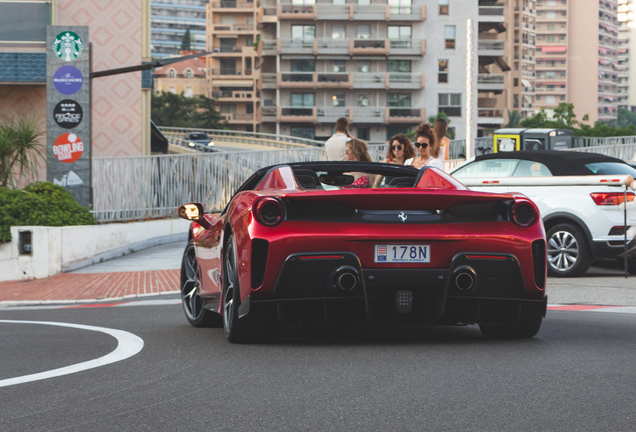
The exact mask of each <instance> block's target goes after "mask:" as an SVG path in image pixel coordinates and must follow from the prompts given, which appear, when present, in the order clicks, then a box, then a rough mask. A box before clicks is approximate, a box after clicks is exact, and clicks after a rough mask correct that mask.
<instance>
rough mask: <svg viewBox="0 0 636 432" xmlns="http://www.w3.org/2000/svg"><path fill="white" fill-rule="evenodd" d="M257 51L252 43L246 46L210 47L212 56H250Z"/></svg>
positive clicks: (254, 54)
mask: <svg viewBox="0 0 636 432" xmlns="http://www.w3.org/2000/svg"><path fill="white" fill-rule="evenodd" d="M256 55H257V53H256V51H255V50H254V47H253V46H252V45H248V46H219V47H213V48H212V57H213V58H219V57H252V56H256Z"/></svg>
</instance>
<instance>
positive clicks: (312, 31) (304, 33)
mask: <svg viewBox="0 0 636 432" xmlns="http://www.w3.org/2000/svg"><path fill="white" fill-rule="evenodd" d="M315 38H316V26H313V25H293V26H292V39H293V40H294V41H302V42H303V44H310V43H311V46H312V47H313V44H314V39H315Z"/></svg>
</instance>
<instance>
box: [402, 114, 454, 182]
mask: <svg viewBox="0 0 636 432" xmlns="http://www.w3.org/2000/svg"><path fill="white" fill-rule="evenodd" d="M413 145H415V147H416V148H417V152H418V154H419V156H417V157H414V158H413V159H408V160H407V161H406V162H404V165H412V166H414V167H415V168H422V167H423V166H432V167H435V168H438V169H440V170H442V171H444V163H443V162H442V161H440V160H439V159H437V158H434V157H433V156H432V155H431V147H432V146H434V145H435V132H433V128H432V127H431V125H429V124H428V123H424V124H423V125H421V126H420V127H419V128H418V129H417V140H416V141H415V142H414V143H413Z"/></svg>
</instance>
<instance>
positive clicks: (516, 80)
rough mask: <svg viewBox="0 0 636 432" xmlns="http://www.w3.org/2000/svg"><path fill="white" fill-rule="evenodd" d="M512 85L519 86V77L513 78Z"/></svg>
mask: <svg viewBox="0 0 636 432" xmlns="http://www.w3.org/2000/svg"><path fill="white" fill-rule="evenodd" d="M513 85H514V86H515V87H519V78H515V79H514V80H513Z"/></svg>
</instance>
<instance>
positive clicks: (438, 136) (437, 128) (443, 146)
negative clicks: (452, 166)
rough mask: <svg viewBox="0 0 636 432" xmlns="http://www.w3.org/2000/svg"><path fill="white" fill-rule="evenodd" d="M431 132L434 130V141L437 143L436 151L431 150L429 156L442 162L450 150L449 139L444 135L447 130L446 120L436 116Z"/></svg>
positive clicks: (447, 156) (446, 158)
mask: <svg viewBox="0 0 636 432" xmlns="http://www.w3.org/2000/svg"><path fill="white" fill-rule="evenodd" d="M433 132H435V141H437V142H438V143H439V146H438V147H437V152H435V151H431V156H433V157H434V158H437V159H439V160H440V162H442V163H443V162H444V161H445V160H448V158H449V152H450V139H449V138H448V137H447V136H446V132H448V122H447V121H446V120H445V119H443V118H441V117H440V118H438V119H437V121H436V122H435V125H434V126H433Z"/></svg>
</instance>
